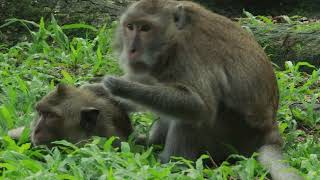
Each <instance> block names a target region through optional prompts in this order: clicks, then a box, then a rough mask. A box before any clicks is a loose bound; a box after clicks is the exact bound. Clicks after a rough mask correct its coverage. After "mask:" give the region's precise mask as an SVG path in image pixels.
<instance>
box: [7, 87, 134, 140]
mask: <svg viewBox="0 0 320 180" xmlns="http://www.w3.org/2000/svg"><path fill="white" fill-rule="evenodd" d="M101 88H102V87H101ZM36 110H37V114H38V117H37V119H36V120H35V121H34V122H33V123H32V124H31V129H32V132H31V141H32V143H33V144H34V145H50V143H51V142H53V141H56V140H62V139H65V140H67V141H69V142H71V143H79V142H81V141H84V140H88V139H89V138H90V137H92V136H101V137H111V136H117V137H119V138H120V140H126V139H127V138H128V136H129V135H130V134H131V133H132V131H133V130H132V126H131V122H130V119H129V117H128V114H127V113H126V112H125V111H124V110H123V109H122V107H120V105H119V103H118V102H117V101H115V100H114V99H112V98H110V96H109V94H108V92H107V91H105V90H102V89H99V87H98V88H92V87H89V88H88V87H87V86H83V87H82V88H75V87H72V86H67V85H58V87H57V88H56V89H55V90H54V91H52V92H50V93H49V94H48V95H46V96H45V97H43V98H42V99H41V100H40V101H39V102H38V103H37V104H36ZM23 130H24V127H20V128H17V129H13V130H11V131H9V136H11V137H12V138H14V139H18V138H19V137H20V135H21V133H22V132H23Z"/></svg>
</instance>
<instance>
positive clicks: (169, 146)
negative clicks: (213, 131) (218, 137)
mask: <svg viewBox="0 0 320 180" xmlns="http://www.w3.org/2000/svg"><path fill="white" fill-rule="evenodd" d="M199 132H200V131H199V129H197V128H195V127H192V125H191V124H184V123H181V122H176V121H172V122H171V123H170V127H169V130H168V134H167V138H166V142H165V147H164V150H163V151H162V152H161V154H160V155H159V156H160V161H161V162H162V163H167V162H169V160H170V157H171V156H178V157H184V158H186V159H189V160H195V159H196V158H198V156H199V154H200V149H201V147H200V143H199V142H200V140H201V137H200V133H199Z"/></svg>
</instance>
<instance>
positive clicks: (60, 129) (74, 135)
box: [31, 104, 100, 145]
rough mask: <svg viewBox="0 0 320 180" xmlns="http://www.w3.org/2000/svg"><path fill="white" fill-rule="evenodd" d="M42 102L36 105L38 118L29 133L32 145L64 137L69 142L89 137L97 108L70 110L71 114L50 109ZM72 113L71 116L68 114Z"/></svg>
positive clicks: (47, 142) (46, 143) (95, 120)
mask: <svg viewBox="0 0 320 180" xmlns="http://www.w3.org/2000/svg"><path fill="white" fill-rule="evenodd" d="M50 109H52V108H50V107H45V106H44V105H43V104H39V105H38V106H37V111H38V119H37V120H36V121H35V122H36V123H35V125H34V128H33V130H32V134H31V140H32V143H33V144H34V145H50V143H51V142H53V141H57V140H62V139H65V140H67V141H69V142H71V143H78V142H79V141H82V140H86V139H89V138H90V135H92V132H94V130H95V129H96V127H95V126H96V122H97V120H98V115H99V112H100V111H99V110H98V109H95V108H93V107H86V108H81V109H79V110H78V111H77V110H74V109H73V110H72V111H73V113H72V114H66V113H64V114H63V113H59V112H57V111H52V110H50ZM70 115H72V116H73V117H72V116H70Z"/></svg>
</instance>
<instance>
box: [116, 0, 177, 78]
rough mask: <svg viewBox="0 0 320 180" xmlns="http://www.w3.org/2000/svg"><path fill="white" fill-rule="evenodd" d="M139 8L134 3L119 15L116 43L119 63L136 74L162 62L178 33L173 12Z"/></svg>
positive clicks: (173, 10) (138, 4)
mask: <svg viewBox="0 0 320 180" xmlns="http://www.w3.org/2000/svg"><path fill="white" fill-rule="evenodd" d="M146 3H147V2H145V3H144V4H146ZM140 5H141V3H137V5H135V6H132V7H130V8H129V9H128V10H127V12H126V13H125V14H123V15H122V17H121V19H120V24H119V27H118V31H117V33H116V36H117V38H116V40H115V41H118V42H116V43H118V44H117V45H118V48H119V49H116V51H119V52H120V64H121V65H125V68H126V67H127V68H129V69H130V70H133V71H135V72H141V71H142V72H144V71H148V70H150V69H151V68H152V67H153V66H155V65H156V64H157V63H158V62H159V61H161V60H163V59H165V57H163V55H165V54H167V53H166V52H167V50H168V48H169V47H171V46H172V45H173V44H174V34H175V33H176V32H177V30H178V28H177V26H176V18H175V16H174V14H175V12H176V11H175V9H166V10H165V11H162V12H151V11H150V10H149V9H150V8H151V7H147V8H146V7H144V6H143V7H142V6H140ZM150 6H151V5H150Z"/></svg>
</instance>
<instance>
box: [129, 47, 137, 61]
mask: <svg viewBox="0 0 320 180" xmlns="http://www.w3.org/2000/svg"><path fill="white" fill-rule="evenodd" d="M137 54H138V51H137V50H136V49H131V50H130V51H129V59H134V58H135V57H136V56H137Z"/></svg>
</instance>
